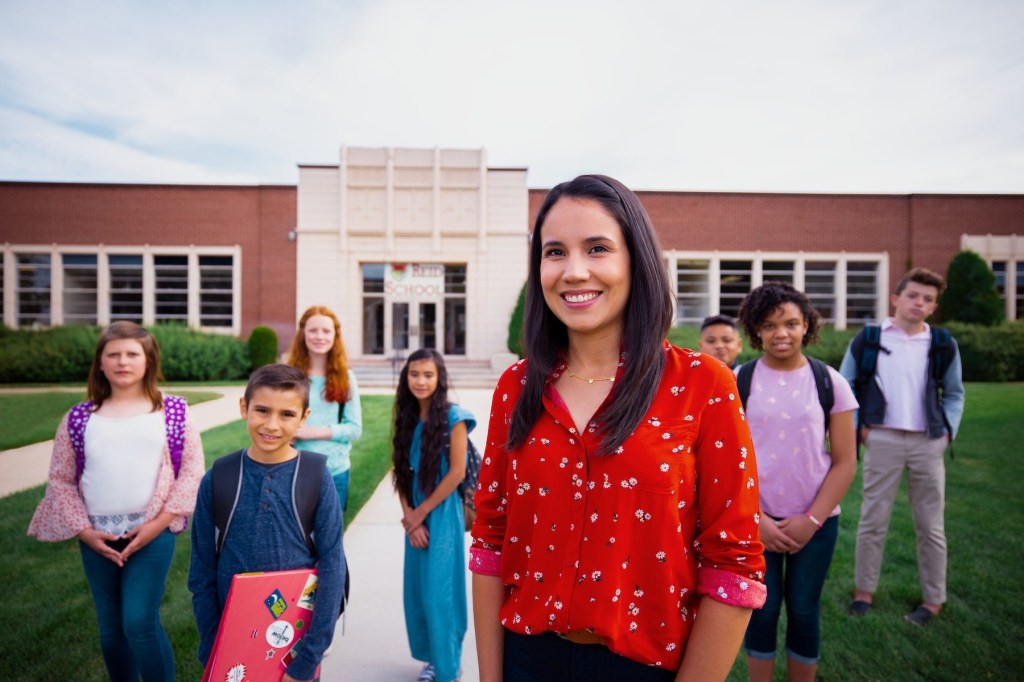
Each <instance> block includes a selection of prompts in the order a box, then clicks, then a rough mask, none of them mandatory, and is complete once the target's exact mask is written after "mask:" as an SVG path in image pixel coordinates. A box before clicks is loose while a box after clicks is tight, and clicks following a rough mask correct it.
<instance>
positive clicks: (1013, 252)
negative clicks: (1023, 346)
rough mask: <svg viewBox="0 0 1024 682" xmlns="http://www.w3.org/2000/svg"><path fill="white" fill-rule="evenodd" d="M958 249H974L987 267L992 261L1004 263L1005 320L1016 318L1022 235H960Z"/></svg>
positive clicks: (1022, 258) (1023, 252)
mask: <svg viewBox="0 0 1024 682" xmlns="http://www.w3.org/2000/svg"><path fill="white" fill-rule="evenodd" d="M960 249H961V250H968V249H970V250H971V251H974V252H975V253H977V254H978V255H979V256H981V257H982V258H984V259H985V262H986V263H988V269H989V270H991V269H992V261H1000V262H1002V263H1006V289H1005V292H1004V293H1005V299H1004V300H1003V305H1004V308H1003V309H1004V311H1005V312H1006V319H1007V320H1016V319H1017V297H1018V296H1020V295H1021V292H1020V291H1018V289H1017V266H1018V264H1019V263H1024V235H1019V234H1009V235H991V234H985V235H969V234H963V235H960Z"/></svg>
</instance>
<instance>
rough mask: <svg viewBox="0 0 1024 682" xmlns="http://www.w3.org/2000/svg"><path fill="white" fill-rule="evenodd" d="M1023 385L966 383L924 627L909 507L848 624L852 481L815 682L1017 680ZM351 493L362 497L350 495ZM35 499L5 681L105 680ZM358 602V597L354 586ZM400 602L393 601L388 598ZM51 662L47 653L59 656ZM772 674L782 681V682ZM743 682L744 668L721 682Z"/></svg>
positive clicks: (381, 404)
mask: <svg viewBox="0 0 1024 682" xmlns="http://www.w3.org/2000/svg"><path fill="white" fill-rule="evenodd" d="M390 405H391V398H390V397H388V396H365V397H364V398H363V413H364V423H365V424H366V430H365V431H364V435H363V438H362V439H361V440H360V441H359V442H358V443H357V444H356V447H355V448H353V472H354V474H355V475H354V476H353V481H352V488H353V490H352V499H351V502H350V505H349V513H348V514H347V515H346V517H347V519H348V518H350V517H351V515H352V514H354V512H355V510H356V509H357V508H358V506H359V505H360V504H362V502H363V501H365V499H366V497H368V496H369V494H370V492H372V488H373V487H374V485H376V483H377V481H379V480H380V479H381V477H382V476H383V475H384V474H385V473H386V471H387V469H388V464H389V454H388V453H389V447H388V430H389V426H388V425H389V423H390ZM1022 414H1024V384H970V385H968V387H967V413H966V416H965V419H964V423H963V427H962V429H961V434H960V437H959V439H958V440H957V443H956V457H955V459H954V460H952V461H948V460H947V462H948V466H947V513H946V519H947V535H948V540H949V547H950V564H949V603H948V605H947V607H946V610H945V611H944V613H943V615H942V617H941V618H939V619H938V620H936V621H934V622H933V623H932V624H930V625H928V626H927V627H925V628H916V627H913V626H910V625H908V624H907V623H904V622H903V614H904V613H906V612H907V611H909V610H911V609H912V608H913V607H914V606H915V605H916V604H917V602H918V600H919V599H920V596H919V592H918V586H917V576H916V566H915V559H914V542H913V530H912V526H911V521H910V516H909V510H908V507H907V503H906V494H905V493H903V494H901V496H900V498H899V500H898V502H897V505H896V509H895V511H894V513H893V523H892V528H891V530H890V534H889V544H888V545H887V554H886V563H885V565H884V568H883V574H882V583H881V586H880V589H879V592H878V594H877V595H876V607H875V609H874V610H873V611H872V613H871V614H869V615H868V616H866V617H864V618H861V619H856V620H854V619H851V618H849V617H848V616H846V613H845V612H846V605H847V603H848V602H849V600H850V596H851V594H852V590H853V538H854V533H855V531H856V519H857V516H858V512H859V504H860V480H859V478H858V480H857V481H856V482H855V483H854V485H853V486H852V488H851V489H850V493H849V494H848V495H847V497H846V499H845V500H844V502H843V517H842V520H841V530H840V536H839V543H838V547H837V550H836V557H835V561H834V562H833V565H832V572H831V575H830V578H829V580H828V582H827V584H826V587H825V595H824V598H823V618H822V620H823V630H824V632H823V644H822V661H821V665H820V668H819V679H820V680H844V681H845V680H922V681H923V680H962V679H992V680H1012V679H1021V673H1020V665H1019V659H1020V654H1022V653H1024V644H1022V642H1024V604H1022V602H1021V600H1020V599H1019V598H1018V595H1017V589H1018V588H1019V586H1020V585H1021V584H1022V583H1024V569H1022V568H1021V561H1020V559H1021V557H1022V556H1024V511H1022V506H1021V503H1020V499H1021V496H1020V491H1019V489H1018V483H1019V482H1020V481H1022V480H1024V457H1022V453H1021V445H1020V444H1021V443H1022V442H1024V420H1022V419H1021V415H1022ZM203 443H204V447H205V448H206V452H207V460H208V462H209V461H212V459H213V458H214V457H216V456H219V455H221V454H224V453H226V452H228V451H230V450H232V449H235V448H237V447H240V446H241V445H244V432H243V429H242V428H241V423H240V422H236V423H234V424H229V425H226V426H222V427H219V428H217V429H211V430H210V431H207V432H206V433H204V434H203ZM357 491H360V492H357ZM42 493H43V488H42V487H38V488H34V489H32V490H27V491H23V492H21V493H17V494H15V495H12V496H9V497H6V498H3V499H0V532H2V533H3V537H6V538H7V539H8V542H7V547H6V551H5V552H4V553H3V555H2V557H0V575H3V576H4V577H5V579H6V581H7V583H6V584H7V590H8V611H7V613H8V618H9V622H11V623H13V624H15V627H12V628H10V634H9V636H8V637H5V638H2V640H0V660H3V661H5V663H6V665H5V670H4V678H5V679H17V680H47V679H62V680H63V679H74V680H103V679H105V673H104V669H103V663H102V660H101V657H100V653H99V640H98V635H97V632H96V621H95V615H94V613H93V609H92V604H91V600H90V597H89V591H88V586H87V584H86V582H85V577H84V575H83V573H82V568H81V562H80V558H79V556H78V548H77V546H76V544H75V543H73V542H65V543H56V544H50V543H40V542H37V541H36V540H34V539H32V538H28V537H26V536H25V528H26V527H27V525H28V521H29V519H30V518H31V515H32V511H33V509H34V508H35V505H36V504H37V503H38V501H39V499H40V498H41V497H42ZM187 572H188V536H187V534H186V535H184V536H183V537H182V538H180V539H179V541H178V550H177V553H176V555H175V560H174V565H173V566H172V569H171V575H170V578H169V579H168V585H167V595H166V597H165V599H164V605H163V609H162V617H163V621H164V624H165V626H166V628H167V630H168V633H169V634H170V637H171V640H172V643H173V645H174V648H175V655H176V657H177V664H178V678H179V679H182V680H194V679H198V678H199V674H200V670H199V667H198V664H197V663H196V662H195V647H196V633H195V625H194V623H193V620H192V608H191V601H190V595H189V593H188V589H187V587H186V585H185V582H186V576H187ZM353 590H354V591H355V592H357V593H358V590H359V581H358V576H356V577H355V581H354V583H353ZM395 599H400V596H399V595H397V594H396V595H395ZM55 652H56V654H55ZM784 667H785V666H783V665H780V666H779V670H778V671H777V673H778V674H777V679H779V680H782V679H785V677H784ZM730 679H731V680H744V679H746V668H745V665H744V661H743V656H742V655H740V656H739V657H738V659H737V664H736V666H735V667H734V669H733V671H732V675H731V676H730Z"/></svg>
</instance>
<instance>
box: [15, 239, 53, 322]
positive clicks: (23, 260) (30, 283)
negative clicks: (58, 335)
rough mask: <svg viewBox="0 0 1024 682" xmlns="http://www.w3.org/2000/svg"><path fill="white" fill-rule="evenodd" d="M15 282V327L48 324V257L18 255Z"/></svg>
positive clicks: (35, 254)
mask: <svg viewBox="0 0 1024 682" xmlns="http://www.w3.org/2000/svg"><path fill="white" fill-rule="evenodd" d="M16 263H17V267H18V273H17V280H16V282H15V287H16V288H15V291H14V297H15V306H16V308H17V310H16V311H15V312H16V315H17V325H18V326H19V327H31V326H35V325H49V324H50V255H49V254H45V253H19V254H18V256H17V259H16Z"/></svg>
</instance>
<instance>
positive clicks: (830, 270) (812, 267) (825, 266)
mask: <svg viewBox="0 0 1024 682" xmlns="http://www.w3.org/2000/svg"><path fill="white" fill-rule="evenodd" d="M804 293H805V294H807V298H809V299H810V300H811V305H813V306H814V309H815V310H817V311H818V314H819V315H821V321H822V323H823V324H832V323H834V322H835V319H836V312H835V311H836V263H835V261H808V262H807V263H806V264H805V265H804Z"/></svg>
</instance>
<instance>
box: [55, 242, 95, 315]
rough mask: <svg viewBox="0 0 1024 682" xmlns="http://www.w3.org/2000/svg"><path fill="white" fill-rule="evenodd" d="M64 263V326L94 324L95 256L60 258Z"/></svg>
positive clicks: (66, 256) (70, 255)
mask: <svg viewBox="0 0 1024 682" xmlns="http://www.w3.org/2000/svg"><path fill="white" fill-rule="evenodd" d="M61 259H62V261H63V263H64V324H96V311H97V305H96V255H95V254H70V253H65V254H64V255H63V256H61Z"/></svg>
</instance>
